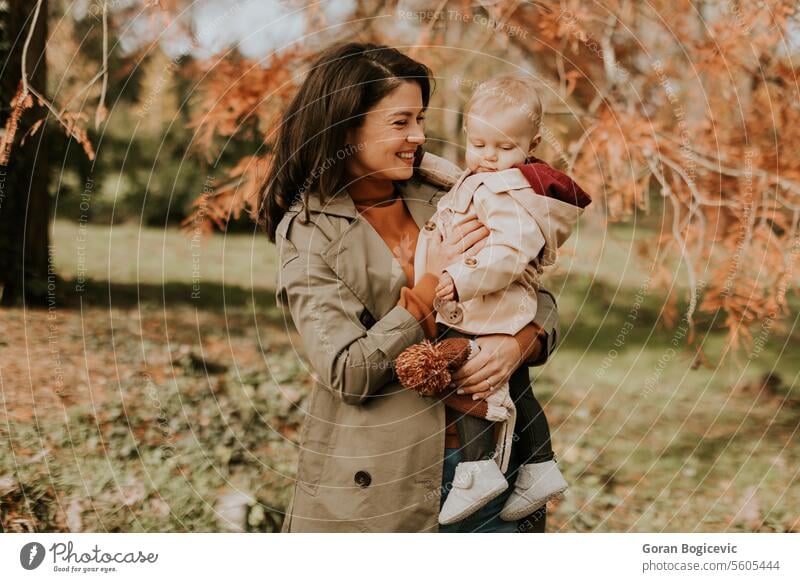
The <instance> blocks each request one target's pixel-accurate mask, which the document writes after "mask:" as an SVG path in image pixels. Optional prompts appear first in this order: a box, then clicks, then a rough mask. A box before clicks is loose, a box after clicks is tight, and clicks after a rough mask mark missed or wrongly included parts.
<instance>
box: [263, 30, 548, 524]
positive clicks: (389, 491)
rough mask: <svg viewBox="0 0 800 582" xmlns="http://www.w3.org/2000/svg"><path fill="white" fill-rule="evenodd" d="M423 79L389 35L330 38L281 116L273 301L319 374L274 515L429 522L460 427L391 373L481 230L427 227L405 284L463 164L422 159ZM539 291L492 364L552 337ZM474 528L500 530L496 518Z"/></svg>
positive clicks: (501, 341) (430, 323)
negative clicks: (432, 164)
mask: <svg viewBox="0 0 800 582" xmlns="http://www.w3.org/2000/svg"><path fill="white" fill-rule="evenodd" d="M430 90H431V81H430V71H429V70H428V68H427V67H425V65H423V64H421V63H419V62H417V61H414V60H413V59H411V58H409V57H407V56H406V55H404V54H402V53H401V52H399V51H398V50H396V49H393V48H390V47H385V46H377V45H371V44H346V45H339V46H335V47H333V48H331V49H329V50H327V51H325V52H324V53H323V54H322V55H321V56H320V57H319V59H318V60H317V61H316V62H315V63H314V64H313V66H312V68H311V71H310V72H309V74H308V76H307V78H306V79H305V81H304V82H303V84H302V85H301V87H300V89H299V91H298V93H297V95H296V96H295V98H294V100H293V101H292V103H291V104H290V106H289V108H288V110H287V112H286V114H285V116H284V118H283V123H282V125H281V128H280V131H279V135H278V138H277V140H276V144H275V154H274V158H273V163H272V166H271V169H270V171H269V173H268V175H267V180H266V183H265V184H264V187H263V191H262V198H261V206H260V209H261V218H262V220H263V223H264V225H265V227H266V230H267V233H268V235H269V237H270V239H271V240H272V241H273V242H275V244H276V246H277V248H278V253H279V262H280V271H279V274H278V282H277V300H278V303H279V305H281V306H283V307H287V308H288V309H289V311H290V313H291V318H292V320H293V322H294V325H295V327H296V328H297V331H298V332H299V335H300V338H301V340H302V344H303V348H304V351H305V353H306V354H307V356H308V360H309V362H310V364H311V367H312V368H313V373H314V375H315V377H316V383H315V386H314V388H313V389H312V392H311V396H310V398H309V401H308V407H307V409H306V411H305V412H306V419H305V421H304V423H303V429H302V434H301V438H300V443H299V446H300V453H299V459H298V469H297V481H296V484H295V487H294V492H293V495H292V502H291V505H290V507H289V509H288V511H287V515H286V519H285V521H284V524H283V531H287V532H302V531H339V532H344V531H375V532H398V531H410V532H421V531H437V530H438V522H437V517H438V514H439V509H440V499H441V497H442V493H443V492H444V491H446V490H447V489H446V488H445V487H446V486H447V485H448V484H447V483H446V482H444V481H443V476H445V477H446V476H447V472H446V470H445V459H444V456H445V455H444V453H445V447H446V443H447V442H448V440H447V438H446V436H447V437H450V436H452V437H454V438H455V443H454V446H457V445H458V436H457V435H455V434H451V433H450V431H449V430H447V429H446V417H445V410H444V405H443V404H442V403H441V401H439V399H437V398H425V397H419V396H418V395H417V394H416V393H415V392H412V391H410V390H406V389H404V388H402V387H401V386H400V385H399V383H398V382H397V379H396V375H395V373H394V361H395V359H396V358H397V356H398V355H399V354H400V353H401V352H402V351H403V350H405V349H406V348H407V347H409V346H411V345H412V344H415V343H418V342H419V341H421V340H422V339H423V338H425V337H426V336H427V337H431V336H435V335H436V332H437V329H436V324H435V321H434V317H433V299H434V296H435V287H436V284H437V281H438V277H439V275H440V274H441V272H442V271H443V269H444V268H445V266H447V265H449V264H452V263H453V262H454V261H457V260H461V258H462V253H465V252H466V253H470V252H476V251H477V249H479V248H480V247H481V246H482V245H483V244H485V239H486V237H487V235H488V230H487V229H486V228H484V227H483V226H482V225H481V224H480V223H479V222H478V221H477V220H474V221H472V223H470V224H465V225H463V228H460V229H456V230H455V231H454V232H453V233H452V234H451V235H449V236H448V237H447V238H446V239H443V238H441V237H438V238H437V240H432V241H431V243H430V245H429V246H428V249H427V251H426V257H427V259H426V262H425V264H426V267H427V268H426V272H425V273H424V274H423V275H422V276H421V277H420V280H419V281H418V282H417V283H416V285H415V284H414V281H415V276H414V255H415V250H416V242H417V237H418V235H419V232H420V228H422V227H423V226H424V225H425V223H426V221H428V220H429V219H430V217H431V216H432V215H433V213H434V211H435V206H436V203H437V201H438V200H439V199H440V198H441V197H442V196H443V195H444V194H446V190H445V189H443V188H444V187H446V182H447V179H446V177H447V176H454V175H457V174H458V173H459V169H458V168H456V167H454V166H453V165H452V164H449V163H448V162H446V161H445V160H441V159H440V158H436V159H437V163H438V167H440V168H445V171H444V172H443V175H444V178H443V179H442V181H437V182H432V181H430V180H429V179H425V178H423V177H422V176H421V175H420V173H419V172H418V171H417V165H418V164H417V162H418V161H419V160H420V159H421V157H422V156H421V154H422V151H421V147H420V146H421V145H422V144H423V143H424V142H425V133H424V127H423V120H424V114H425V110H426V108H427V106H428V99H429V97H430ZM426 159H428V155H426ZM540 305H545V306H546V308H545V309H544V310H540V311H541V313H542V317H541V320H539V313H537V323H530V324H529V325H528V326H526V328H525V330H524V331H521V332H520V333H519V334H517V335H516V336H510V335H506V336H498V339H497V342H496V344H495V347H496V349H493V350H488V351H487V353H491V354H492V361H491V362H490V365H491V366H498V367H503V368H504V369H506V368H507V369H508V370H515V369H517V368H519V365H520V363H521V361H523V360H526V361H533V360H537V361H538V362H539V363H541V362H542V361H543V360H544V359H546V356H547V353H548V352H549V350H548V349H547V348H548V347H552V345H553V343H552V342H549V345H548V346H543V343H542V342H541V341H540V339H539V338H540V337H550V338H553V337H554V335H555V331H554V328H555V324H556V312H555V306H554V303H553V302H552V299H550V298H549V297H547V296H543V297H542V299H540ZM539 323H541V325H539ZM542 329H544V331H545V332H546V333H545V335H544V336H540V335H537V334H538V333H539V330H542ZM553 341H554V340H553ZM540 355H541V357H540ZM517 372H519V374H518V375H519V377H520V378H521V379H522V380H526V379H527V370H525V369H519V370H517ZM523 376H524V378H523ZM460 381H461V382H463V384H457V385H458V386H462V387H464V388H466V387H468V386H469V385H470V383H473V384H478V382H477V380H476V378H474V375H472V374H470V375H465V376H464V377H463V379H461V380H460ZM453 428H454V427H453ZM446 432H447V435H446ZM449 479H450V480H452V476H450V477H449ZM506 526H507V527H508V528H510V529H511V530H513V529H514V528H515V527H516V525H515V524H513V523H510V524H506ZM523 527H525V528H526V529H535V528H531V527H530V526H523ZM475 529H481V530H482V531H499V530H497V529H496V527H495V525H494V524H493V522H492V519H491V518H490V519H489V520H488V522H487V524H478V525H477V526H476V528H475ZM469 530H470V531H472V530H473V528H472V526H470V528H469Z"/></svg>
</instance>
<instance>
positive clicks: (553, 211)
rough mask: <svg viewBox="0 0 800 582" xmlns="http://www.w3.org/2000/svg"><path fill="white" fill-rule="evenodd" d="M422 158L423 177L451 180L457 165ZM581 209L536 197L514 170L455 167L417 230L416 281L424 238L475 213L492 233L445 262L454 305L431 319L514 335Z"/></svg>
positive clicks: (528, 316)
mask: <svg viewBox="0 0 800 582" xmlns="http://www.w3.org/2000/svg"><path fill="white" fill-rule="evenodd" d="M442 162H443V160H442V159H441V158H435V159H434V156H429V155H425V156H424V157H423V159H422V163H421V166H420V170H421V172H422V173H423V174H425V175H426V177H427V178H429V179H432V180H436V179H437V178H438V179H440V180H441V182H442V183H445V182H446V178H445V176H448V175H449V179H450V180H451V182H450V183H452V178H453V175H452V174H453V172H458V171H459V169H458V168H457V167H456V166H452V165H450V164H448V165H446V166H445V165H442ZM582 213H583V209H582V208H580V207H578V206H574V205H572V204H568V203H566V202H562V201H560V200H558V199H556V198H551V197H548V196H543V195H540V194H537V193H536V192H535V191H534V190H533V188H532V187H531V185H530V183H529V182H528V180H527V179H526V178H525V176H524V175H523V174H522V172H521V171H520V170H519V169H516V168H511V169H508V170H503V171H500V172H482V173H479V174H471V173H470V172H469V171H468V170H467V171H463V172H459V175H458V177H457V179H456V182H455V184H454V185H453V187H452V188H451V189H450V191H449V192H448V193H447V194H446V195H445V196H443V197H442V198H441V200H440V201H439V204H438V205H437V209H436V213H435V214H434V215H433V217H431V220H430V221H429V222H428V223H426V224H425V227H424V228H423V229H421V230H420V234H419V239H418V241H417V248H416V253H415V257H414V278H415V284H416V283H417V282H418V281H419V280H420V279H421V278H422V276H423V275H424V274H425V273H426V272H427V268H426V256H427V249H428V244H429V240H430V237H431V236H433V234H434V233H436V231H437V229H438V230H439V231H441V232H442V233H443V234H444V236H448V235H449V234H450V233H451V232H452V230H453V229H454V228H456V227H458V226H459V225H461V224H464V223H465V222H468V221H470V220H472V219H474V218H477V219H478V220H480V221H481V223H483V224H484V225H485V226H486V227H487V228H488V229H489V231H490V234H489V238H488V241H487V244H486V246H484V248H482V249H481V250H480V251H479V252H478V253H477V254H474V255H473V256H465V257H463V258H462V260H461V261H459V262H457V263H453V264H452V265H450V266H448V267H447V269H446V271H447V272H448V273H449V274H450V275H451V276H452V277H453V280H454V282H455V286H456V292H457V298H458V305H457V306H456V308H455V309H454V310H444V309H439V310H438V313H437V316H436V321H437V322H438V323H443V324H445V325H447V326H449V327H452V328H454V329H457V330H459V331H461V332H462V333H468V334H474V335H488V334H495V333H502V334H516V333H517V332H519V330H521V329H522V328H523V327H525V325H527V324H528V323H529V322H530V321H532V320H533V318H534V316H535V315H536V309H537V307H538V305H537V301H536V291H537V290H538V288H539V276H540V274H541V272H542V267H545V266H548V265H552V264H553V263H555V260H556V258H557V249H558V247H560V246H561V245H562V244H563V243H564V241H566V239H567V238H568V237H569V235H570V234H571V233H572V229H573V228H574V226H575V224H576V223H577V221H578V218H579V217H580V215H581V214H582Z"/></svg>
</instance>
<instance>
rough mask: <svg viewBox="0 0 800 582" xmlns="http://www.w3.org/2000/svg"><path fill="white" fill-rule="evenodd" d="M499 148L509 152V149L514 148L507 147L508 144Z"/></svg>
mask: <svg viewBox="0 0 800 582" xmlns="http://www.w3.org/2000/svg"><path fill="white" fill-rule="evenodd" d="M500 149H501V150H505V151H507V152H510V151H511V150H513V149H514V148H513V147H509V146H503V147H501V148H500Z"/></svg>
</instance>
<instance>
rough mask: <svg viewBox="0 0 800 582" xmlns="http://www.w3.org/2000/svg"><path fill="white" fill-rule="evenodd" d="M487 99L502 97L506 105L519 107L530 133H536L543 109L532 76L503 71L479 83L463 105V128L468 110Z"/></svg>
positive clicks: (540, 122)
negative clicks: (529, 126)
mask: <svg viewBox="0 0 800 582" xmlns="http://www.w3.org/2000/svg"><path fill="white" fill-rule="evenodd" d="M489 99H502V100H503V101H504V102H505V104H506V105H511V106H514V107H519V109H520V110H521V111H522V112H523V113H525V116H526V117H527V118H528V119H529V120H530V121H531V125H532V133H534V134H535V133H538V131H539V126H540V125H541V124H542V115H543V114H544V111H543V108H542V101H541V99H539V90H538V87H537V84H536V81H534V79H533V78H532V77H530V76H528V75H523V74H520V73H505V74H503V75H497V76H496V77H492V78H491V79H489V80H488V81H485V82H483V83H481V84H480V85H479V86H478V88H477V89H475V92H474V93H473V94H472V97H470V98H469V101H467V104H466V105H465V106H464V116H463V118H464V128H465V129H466V124H467V116H468V115H469V112H470V111H471V110H472V109H473V108H474V107H475V106H476V105H478V104H480V103H482V102H484V101H486V100H489Z"/></svg>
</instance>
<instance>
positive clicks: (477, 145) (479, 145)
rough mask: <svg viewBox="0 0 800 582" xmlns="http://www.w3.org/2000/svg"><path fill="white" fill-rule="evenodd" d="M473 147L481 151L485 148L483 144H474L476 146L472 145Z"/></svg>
mask: <svg viewBox="0 0 800 582" xmlns="http://www.w3.org/2000/svg"><path fill="white" fill-rule="evenodd" d="M472 147H474V148H478V149H481V148H482V147H483V144H482V143H474V144H472Z"/></svg>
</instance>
